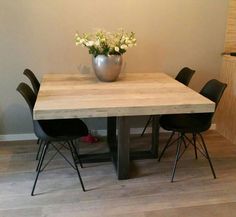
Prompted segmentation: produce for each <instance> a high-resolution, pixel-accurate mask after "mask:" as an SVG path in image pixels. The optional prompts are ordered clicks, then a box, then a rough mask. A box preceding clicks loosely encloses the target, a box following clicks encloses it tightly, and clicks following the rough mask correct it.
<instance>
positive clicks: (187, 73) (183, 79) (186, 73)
mask: <svg viewBox="0 0 236 217" xmlns="http://www.w3.org/2000/svg"><path fill="white" fill-rule="evenodd" d="M194 73H195V70H192V69H190V68H188V67H184V68H182V69H181V70H180V72H179V73H178V75H177V76H176V77H175V80H177V81H179V82H180V83H182V84H184V85H186V86H188V85H189V82H190V80H191V78H192V77H193V74H194Z"/></svg>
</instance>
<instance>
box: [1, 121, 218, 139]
mask: <svg viewBox="0 0 236 217" xmlns="http://www.w3.org/2000/svg"><path fill="white" fill-rule="evenodd" d="M215 129H216V124H212V125H211V130H215ZM142 131H143V128H131V129H130V134H132V135H137V134H141V133H142ZM151 132H152V128H151V127H148V128H147V129H146V131H145V133H151ZM160 132H162V133H164V132H168V131H165V130H163V129H162V128H161V129H160ZM91 133H92V134H93V135H95V136H96V135H98V136H106V134H107V131H106V130H91ZM36 139H37V137H36V136H35V135H34V134H33V133H26V134H6V135H0V141H21V140H36Z"/></svg>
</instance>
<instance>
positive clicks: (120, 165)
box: [117, 117, 130, 179]
mask: <svg viewBox="0 0 236 217" xmlns="http://www.w3.org/2000/svg"><path fill="white" fill-rule="evenodd" d="M117 120H118V150H117V151H118V153H117V154H118V156H117V176H118V179H128V178H129V162H130V156H129V155H130V153H129V140H130V139H129V137H130V132H129V131H130V128H129V121H128V117H118V118H117Z"/></svg>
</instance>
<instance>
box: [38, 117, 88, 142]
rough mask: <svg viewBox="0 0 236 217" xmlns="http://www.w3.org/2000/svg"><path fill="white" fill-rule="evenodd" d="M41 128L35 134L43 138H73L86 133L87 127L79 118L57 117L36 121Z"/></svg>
mask: <svg viewBox="0 0 236 217" xmlns="http://www.w3.org/2000/svg"><path fill="white" fill-rule="evenodd" d="M38 123H39V125H40V127H41V128H42V130H40V129H37V130H36V132H39V135H37V136H38V137H39V138H40V139H44V140H51V141H52V140H54V141H55V140H74V139H76V138H79V137H81V136H87V135H88V128H87V126H86V125H85V123H84V122H83V121H82V120H80V119H57V120H40V121H38Z"/></svg>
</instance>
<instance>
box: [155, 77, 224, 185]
mask: <svg viewBox="0 0 236 217" xmlns="http://www.w3.org/2000/svg"><path fill="white" fill-rule="evenodd" d="M226 86H227V85H226V84H224V83H221V82H220V81H217V80H215V79H213V80H210V81H208V82H207V83H206V84H205V86H204V87H203V88H202V90H201V91H200V94H201V95H203V96H205V97H206V98H208V99H210V100H211V101H213V102H215V109H216V108H217V105H218V103H219V101H220V99H221V97H222V95H223V93H224V90H225V88H226ZM214 113H215V112H213V113H198V114H176V115H162V116H161V118H160V126H161V127H162V128H164V129H165V130H169V131H172V134H171V136H170V138H169V139H168V141H167V144H166V145H165V147H164V149H163V150H162V152H161V154H160V156H159V161H160V160H161V158H162V156H163V154H164V152H165V151H166V149H167V148H168V147H170V146H171V145H173V144H176V143H177V149H176V156H175V161H174V167H173V171H172V178H171V182H173V180H174V176H175V170H176V166H177V162H178V161H179V159H180V158H181V156H182V155H183V154H184V152H185V150H186V148H188V146H189V145H192V146H193V147H194V151H195V158H196V159H197V152H199V153H201V154H202V155H203V156H204V157H205V158H206V159H207V160H208V162H209V165H210V168H211V171H212V174H213V177H214V178H216V175H215V171H214V168H213V165H212V162H211V159H210V156H209V154H208V151H207V146H206V144H205V141H204V139H203V136H202V134H201V133H202V132H205V131H206V130H208V129H209V128H210V126H211V122H212V117H213V115H214ZM175 133H178V136H177V138H176V139H174V140H173V136H174V135H175ZM186 134H191V135H192V138H191V139H190V138H189V137H188V136H187V135H186ZM198 139H200V140H198ZM182 145H183V146H182ZM181 147H182V148H183V150H181Z"/></svg>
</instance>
